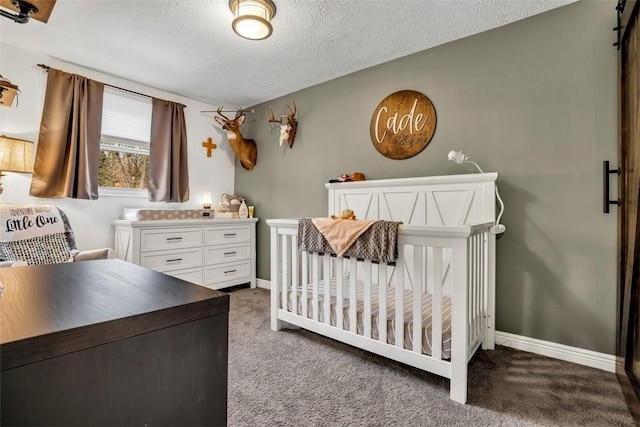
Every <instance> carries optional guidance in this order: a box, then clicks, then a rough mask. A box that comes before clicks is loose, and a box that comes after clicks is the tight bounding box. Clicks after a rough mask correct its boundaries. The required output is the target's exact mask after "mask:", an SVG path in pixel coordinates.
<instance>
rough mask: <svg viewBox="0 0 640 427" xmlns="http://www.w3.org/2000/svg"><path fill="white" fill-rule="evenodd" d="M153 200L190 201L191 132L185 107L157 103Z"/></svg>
mask: <svg viewBox="0 0 640 427" xmlns="http://www.w3.org/2000/svg"><path fill="white" fill-rule="evenodd" d="M149 200H151V201H152V202H186V201H187V200H189V171H188V167H187V128H186V124H185V120H184V105H182V104H177V103H175V102H170V101H164V100H161V99H156V98H154V99H153V110H152V114H151V147H150V149H149Z"/></svg>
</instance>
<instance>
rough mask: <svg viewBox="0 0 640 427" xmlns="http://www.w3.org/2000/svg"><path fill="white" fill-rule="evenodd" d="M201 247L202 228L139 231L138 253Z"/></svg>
mask: <svg viewBox="0 0 640 427" xmlns="http://www.w3.org/2000/svg"><path fill="white" fill-rule="evenodd" d="M193 246H202V228H195V227H193V228H186V227H185V228H170V229H168V228H158V229H147V230H141V231H140V252H149V251H163V250H168V249H169V250H170V249H181V248H190V247H193Z"/></svg>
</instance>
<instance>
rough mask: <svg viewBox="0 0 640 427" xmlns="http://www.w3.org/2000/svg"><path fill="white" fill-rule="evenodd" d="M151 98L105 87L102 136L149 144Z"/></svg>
mask: <svg viewBox="0 0 640 427" xmlns="http://www.w3.org/2000/svg"><path fill="white" fill-rule="evenodd" d="M151 108H152V104H151V98H148V97H144V96H139V95H135V94H132V93H128V92H125V91H122V90H118V89H115V88H111V87H105V89H104V100H103V106H102V136H103V138H108V139H115V140H123V141H131V142H135V143H136V145H144V146H147V147H148V146H149V141H150V139H151Z"/></svg>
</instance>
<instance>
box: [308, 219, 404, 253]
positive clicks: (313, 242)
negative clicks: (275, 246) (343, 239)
mask: <svg viewBox="0 0 640 427" xmlns="http://www.w3.org/2000/svg"><path fill="white" fill-rule="evenodd" d="M323 219H324V218H323ZM327 220H328V221H332V222H334V223H335V222H337V221H339V220H333V219H327ZM345 221H350V222H357V221H353V220H345ZM400 224H402V223H401V222H396V221H373V222H372V223H371V224H369V225H368V227H367V228H366V230H364V231H363V232H362V233H361V234H360V235H359V236H358V237H357V238H356V239H354V241H353V242H351V245H350V246H349V247H348V248H347V249H346V250H344V251H342V254H341V255H338V253H337V252H336V251H335V250H334V248H332V247H331V245H330V244H329V242H328V241H327V239H326V238H325V237H324V236H323V234H322V233H321V232H320V230H318V227H316V225H315V224H314V220H313V219H311V218H302V219H301V220H299V221H298V242H297V243H298V250H299V251H307V252H318V253H326V254H331V255H336V256H343V257H345V258H351V257H355V258H359V259H370V260H373V261H378V262H394V261H395V260H396V259H398V247H397V241H398V226H399V225H400Z"/></svg>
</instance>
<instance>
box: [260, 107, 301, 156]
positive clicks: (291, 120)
mask: <svg viewBox="0 0 640 427" xmlns="http://www.w3.org/2000/svg"><path fill="white" fill-rule="evenodd" d="M285 105H286V106H287V109H288V110H289V114H285V115H283V116H280V119H279V120H276V118H275V117H274V115H273V110H271V109H269V113H268V114H267V120H268V121H269V123H279V124H280V139H279V141H280V145H282V143H283V142H284V141H287V143H288V144H289V148H292V147H293V141H294V140H295V139H296V132H297V130H298V122H297V120H296V112H297V111H298V107H296V102H295V101H293V108H291V107H290V106H289V104H285Z"/></svg>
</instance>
